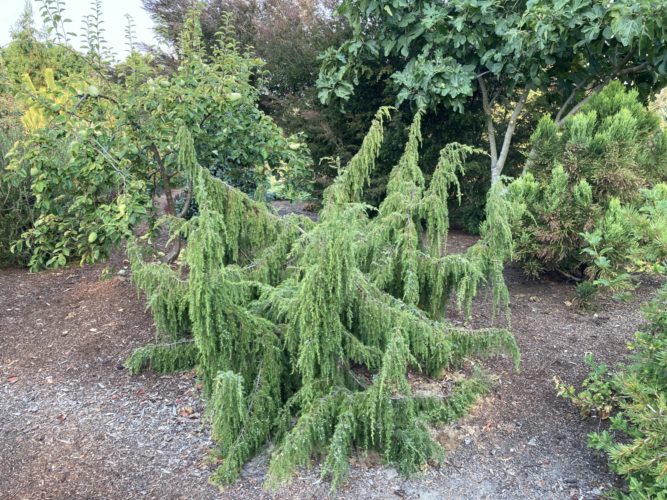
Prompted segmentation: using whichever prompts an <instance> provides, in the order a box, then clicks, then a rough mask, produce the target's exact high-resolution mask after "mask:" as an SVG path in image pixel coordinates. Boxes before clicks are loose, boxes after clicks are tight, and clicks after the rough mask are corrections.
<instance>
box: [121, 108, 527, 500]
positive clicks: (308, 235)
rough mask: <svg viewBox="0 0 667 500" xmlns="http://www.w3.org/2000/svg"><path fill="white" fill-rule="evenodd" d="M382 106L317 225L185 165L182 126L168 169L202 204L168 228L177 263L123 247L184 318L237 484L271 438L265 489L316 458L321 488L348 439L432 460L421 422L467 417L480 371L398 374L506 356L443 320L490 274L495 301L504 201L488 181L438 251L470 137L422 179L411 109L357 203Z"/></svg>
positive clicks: (394, 455)
mask: <svg viewBox="0 0 667 500" xmlns="http://www.w3.org/2000/svg"><path fill="white" fill-rule="evenodd" d="M389 118H390V109H388V108H382V109H380V110H379V111H378V113H377V114H376V116H375V119H374V120H373V123H372V124H371V127H370V130H369V133H368V135H367V136H366V139H365V140H364V142H363V145H362V147H361V149H360V150H359V152H358V153H357V154H356V155H355V156H354V157H353V158H352V160H351V161H350V162H349V164H348V165H347V167H346V168H345V169H344V170H342V171H341V172H340V173H339V176H338V177H337V179H336V181H335V182H334V183H333V184H332V185H331V186H330V187H329V188H327V190H326V192H325V193H324V207H323V209H322V211H321V214H320V220H319V222H318V223H313V222H312V221H309V220H304V219H302V218H296V217H288V218H284V219H281V218H278V217H277V216H276V215H274V214H273V213H272V212H271V211H270V210H269V209H268V208H267V207H266V206H265V205H263V204H261V203H259V202H257V201H254V200H252V199H250V198H249V197H248V196H246V195H245V194H243V193H241V192H240V191H238V190H236V189H234V188H231V187H230V186H228V185H227V184H225V183H224V182H223V181H221V180H220V179H218V178H215V177H213V176H212V175H211V174H210V173H209V171H208V170H207V169H205V168H201V167H200V166H199V164H198V162H197V158H196V154H195V149H194V147H193V142H192V137H191V135H190V133H189V131H188V130H187V129H186V128H181V130H180V131H179V134H178V138H177V140H178V143H179V153H178V162H179V167H180V169H181V170H182V171H183V172H184V173H185V175H187V177H188V178H189V180H190V181H191V182H192V186H193V194H194V199H195V202H196V204H197V206H198V207H199V213H198V215H196V216H195V217H193V218H192V219H190V220H188V221H186V222H184V223H182V224H179V225H178V231H179V232H180V235H181V236H182V237H184V238H185V239H186V240H187V247H186V249H185V251H184V254H183V259H182V260H183V262H182V264H181V267H180V268H177V269H172V268H168V267H166V266H164V265H162V264H153V263H150V262H143V261H142V260H141V259H132V268H133V274H134V279H135V282H136V283H137V285H138V286H139V287H140V288H142V289H143V290H145V291H146V293H147V295H148V297H149V303H150V305H151V307H152V309H153V311H154V313H155V314H156V317H158V316H159V318H160V319H159V320H156V322H157V323H158V325H162V326H161V329H163V330H164V331H166V332H175V331H180V330H181V329H182V328H185V327H187V328H189V332H190V334H191V335H192V338H193V340H194V345H195V346H196V347H197V349H198V365H197V368H198V371H199V375H200V377H201V379H202V381H203V384H204V389H205V393H206V394H207V396H208V398H209V402H208V411H209V413H210V415H211V420H212V424H213V434H214V437H215V438H216V440H217V441H218V446H219V451H220V454H221V456H222V459H223V460H222V465H221V466H220V468H219V469H218V471H217V472H216V474H215V476H214V480H215V481H217V482H231V481H233V480H235V479H236V477H237V476H238V473H239V470H240V468H241V467H242V466H243V464H244V463H245V462H246V461H247V460H248V459H249V458H251V457H252V455H253V454H255V453H257V452H258V451H259V450H260V449H261V448H262V447H263V446H264V445H265V444H266V443H267V442H268V441H269V440H271V441H273V442H274V443H275V444H276V448H275V451H274V452H273V453H272V455H271V460H270V467H269V472H270V475H269V482H270V484H279V483H280V482H282V481H285V480H288V479H289V478H290V477H291V474H292V472H293V471H294V469H295V467H297V466H301V465H308V464H309V463H310V460H311V458H312V457H313V456H314V455H321V456H322V457H323V462H322V464H323V465H322V474H323V476H328V477H330V478H331V480H332V488H336V487H338V486H339V485H340V484H341V482H342V481H343V480H344V478H345V475H346V472H347V469H348V459H349V455H350V453H352V451H353V450H354V449H355V448H364V449H375V450H378V451H380V452H381V453H383V454H384V456H385V457H386V459H387V460H388V461H390V462H393V463H396V464H397V466H398V467H399V468H400V469H401V470H402V471H404V472H414V471H417V470H419V469H420V468H421V467H422V466H423V465H424V464H425V463H427V462H429V461H434V460H438V459H439V457H440V456H441V455H442V450H441V449H440V448H439V446H438V445H437V444H436V443H435V442H434V441H432V440H431V438H430V435H429V425H431V424H433V423H434V422H443V421H449V420H452V419H454V418H457V417H458V416H460V415H462V414H463V413H465V411H467V409H468V408H469V407H470V406H471V405H472V404H473V403H474V401H475V400H476V398H477V396H478V395H479V394H481V393H483V392H484V391H485V390H486V388H487V387H488V383H486V382H484V383H482V381H481V380H482V379H481V378H480V377H475V378H473V379H471V380H470V381H464V382H462V383H461V384H460V385H458V386H457V387H456V389H455V390H454V391H453V392H452V394H450V395H448V396H447V397H424V396H423V395H415V394H414V392H413V389H412V387H411V384H410V382H409V379H408V374H409V373H415V374H416V373H419V372H421V373H423V374H426V375H428V376H431V377H437V376H440V375H441V374H442V372H443V370H446V369H450V368H455V367H460V366H461V364H462V362H463V360H465V359H466V358H468V357H469V356H477V355H483V354H485V353H507V354H509V355H510V356H511V358H512V360H513V362H514V363H515V365H516V366H517V368H518V363H519V352H518V348H517V345H516V342H515V339H514V337H513V336H512V335H511V334H510V333H509V332H508V331H507V330H503V329H487V330H479V331H470V330H467V329H463V328H457V327H455V326H453V324H451V323H450V322H448V321H447V319H446V318H445V311H446V306H447V304H448V303H449V301H450V299H451V298H453V297H456V301H457V303H458V305H459V307H460V308H461V309H462V310H464V311H465V312H466V313H467V314H468V315H470V313H471V304H472V299H473V298H474V297H475V295H476V294H477V293H478V291H479V289H480V286H481V285H482V284H483V283H485V282H486V283H489V284H490V286H491V288H492V290H493V292H492V297H493V302H494V306H495V307H496V308H497V309H499V310H500V309H503V308H505V309H507V302H508V301H507V289H506V287H505V283H504V281H503V279H502V274H501V273H502V266H503V263H504V262H505V261H506V260H507V259H509V257H510V256H511V252H512V238H511V234H510V232H509V227H510V222H511V220H510V219H511V218H512V217H513V216H514V214H515V207H514V206H513V205H510V204H509V202H507V201H506V200H505V198H504V196H503V193H502V186H501V185H500V184H499V185H498V186H497V187H494V188H493V189H492V190H491V193H490V195H489V202H488V204H487V206H488V207H489V210H491V211H493V213H489V214H488V219H487V223H486V224H485V225H484V227H483V228H482V237H481V239H480V241H479V242H478V243H477V244H475V245H474V246H473V247H471V248H470V249H469V250H467V251H466V252H464V253H462V254H451V253H447V252H446V247H445V245H444V243H441V242H444V241H445V237H446V234H447V230H448V213H447V199H446V194H447V193H448V192H449V189H450V187H452V186H454V187H455V186H457V184H458V181H457V175H458V174H459V173H460V172H461V171H462V168H461V166H462V165H463V162H464V161H465V157H466V155H468V154H470V153H472V152H473V150H472V149H471V148H469V147H467V146H463V145H459V144H452V145H449V146H448V147H447V148H445V149H444V150H443V152H442V154H441V156H440V160H439V162H438V165H437V167H436V169H435V172H434V175H433V176H432V178H431V180H430V182H427V181H426V179H425V178H424V176H423V174H422V172H421V169H420V168H419V146H420V143H421V131H420V124H421V113H418V114H417V115H416V117H415V120H414V123H413V124H412V126H411V128H410V131H409V139H408V141H407V144H406V146H405V150H404V153H403V156H402V157H401V159H400V161H399V162H398V164H397V165H396V167H395V168H394V170H393V172H392V174H391V179H390V181H389V185H388V187H387V198H386V200H385V201H384V202H383V203H382V204H381V205H380V207H378V208H377V209H374V208H373V207H370V206H367V205H364V204H363V203H361V199H362V194H363V189H364V185H365V184H366V183H367V182H368V179H369V176H370V174H371V172H372V171H373V168H374V166H375V162H376V160H377V157H378V154H379V151H380V147H381V145H382V140H383V131H384V123H385V122H386V120H388V119H389Z"/></svg>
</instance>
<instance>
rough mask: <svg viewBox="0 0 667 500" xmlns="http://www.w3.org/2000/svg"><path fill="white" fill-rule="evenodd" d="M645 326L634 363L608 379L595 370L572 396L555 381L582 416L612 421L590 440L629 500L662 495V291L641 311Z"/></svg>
mask: <svg viewBox="0 0 667 500" xmlns="http://www.w3.org/2000/svg"><path fill="white" fill-rule="evenodd" d="M644 315H645V316H646V320H647V321H648V324H647V325H646V327H645V328H643V330H642V331H641V332H638V333H637V334H636V335H635V340H634V342H633V343H632V344H631V345H630V347H631V348H632V349H633V351H634V352H635V354H634V355H633V362H632V363H631V364H630V365H629V366H627V367H623V368H618V369H617V371H616V372H615V373H613V374H610V373H609V370H608V368H607V367H606V366H604V365H595V364H593V366H594V370H593V372H592V373H591V375H589V377H588V378H587V379H586V380H585V381H584V386H586V389H585V390H584V391H582V392H579V393H577V392H576V390H575V388H574V387H572V386H569V387H567V386H565V385H564V384H563V383H562V382H560V381H558V384H557V386H558V387H559V389H560V394H561V395H562V396H565V397H567V398H569V399H571V400H572V401H573V402H574V403H575V404H577V405H578V406H579V407H580V408H581V409H582V411H583V412H584V414H586V415H591V414H593V413H594V414H596V415H597V416H600V417H602V418H608V417H609V416H610V413H612V412H613V415H612V416H611V419H610V420H611V429H610V430H604V431H602V432H596V433H593V434H591V435H590V436H589V445H590V446H591V447H593V448H595V449H598V450H602V451H604V452H605V453H606V454H607V455H608V457H609V463H610V465H611V468H612V469H613V470H614V471H615V472H616V473H618V474H620V475H622V476H625V477H626V478H627V479H628V489H629V498H655V499H658V500H659V499H664V498H667V497H666V496H665V492H667V455H666V454H665V450H667V287H665V286H663V288H662V289H661V290H660V291H658V294H657V296H656V297H655V298H654V299H653V300H651V301H650V302H649V303H648V304H646V305H645V306H644Z"/></svg>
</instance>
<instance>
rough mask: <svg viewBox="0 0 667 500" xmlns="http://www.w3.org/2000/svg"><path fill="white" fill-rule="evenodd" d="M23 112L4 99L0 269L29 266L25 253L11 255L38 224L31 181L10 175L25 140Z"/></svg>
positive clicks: (0, 113) (0, 115) (0, 100)
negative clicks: (19, 144)
mask: <svg viewBox="0 0 667 500" xmlns="http://www.w3.org/2000/svg"><path fill="white" fill-rule="evenodd" d="M21 114H22V111H21V109H20V108H19V106H18V105H17V103H16V102H15V101H14V99H12V98H11V97H9V96H7V95H0V265H6V264H11V263H15V264H25V263H26V262H27V258H28V255H27V254H26V253H25V252H16V253H12V252H11V250H10V249H11V245H12V243H13V242H14V241H16V240H17V239H18V238H19V237H20V236H21V234H22V233H23V231H25V230H26V229H28V228H29V227H30V226H31V224H32V222H33V220H34V217H35V215H34V210H33V203H34V199H33V197H32V193H31V191H30V177H29V176H24V177H23V176H18V175H14V173H12V172H10V171H7V170H6V167H7V164H8V161H9V160H8V158H7V155H8V154H9V152H10V151H11V149H12V147H13V146H14V144H15V143H16V141H19V140H20V139H22V138H23V135H24V132H23V127H22V125H21V121H20V118H21Z"/></svg>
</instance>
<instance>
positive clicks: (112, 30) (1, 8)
mask: <svg viewBox="0 0 667 500" xmlns="http://www.w3.org/2000/svg"><path fill="white" fill-rule="evenodd" d="M25 1H26V0H0V46H3V45H6V44H7V43H8V42H9V41H10V40H11V36H10V32H11V29H12V27H13V26H14V25H15V24H16V21H17V20H18V18H19V16H20V15H21V13H22V12H23V8H24V6H25ZM30 1H31V3H32V10H33V15H34V18H35V24H36V26H37V27H38V28H41V26H42V18H41V16H40V14H39V7H40V4H39V2H37V0H30ZM62 1H63V2H64V4H65V17H67V18H70V19H71V20H72V22H71V23H68V24H67V25H66V26H67V31H71V32H74V33H81V32H82V25H81V20H82V19H83V17H84V16H86V15H88V14H89V13H90V10H91V9H90V3H91V2H90V0H62ZM102 14H103V15H102V19H103V20H104V24H103V25H102V27H103V28H105V29H106V31H105V32H104V35H105V38H106V39H107V42H108V43H109V45H110V46H111V48H112V49H113V51H114V52H115V53H116V54H117V57H119V58H121V59H122V58H124V57H125V56H126V55H127V52H128V50H127V46H126V44H125V26H127V20H126V19H125V14H130V15H131V16H132V18H133V19H134V24H135V32H136V38H137V40H138V41H139V42H144V43H149V44H152V43H155V38H154V36H153V32H152V26H153V22H152V21H151V19H150V16H149V15H148V13H147V12H146V11H145V10H144V9H143V8H142V6H141V0H102ZM72 44H73V45H74V46H76V47H78V42H77V41H76V39H73V40H72Z"/></svg>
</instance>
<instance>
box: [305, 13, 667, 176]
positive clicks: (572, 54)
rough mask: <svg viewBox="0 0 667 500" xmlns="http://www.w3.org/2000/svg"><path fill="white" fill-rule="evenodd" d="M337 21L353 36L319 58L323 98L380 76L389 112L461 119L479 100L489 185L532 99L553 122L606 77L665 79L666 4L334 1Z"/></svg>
mask: <svg viewBox="0 0 667 500" xmlns="http://www.w3.org/2000/svg"><path fill="white" fill-rule="evenodd" d="M339 12H340V13H341V14H342V15H344V16H345V18H346V19H347V21H348V22H349V24H350V26H351V28H352V30H351V31H352V34H351V36H350V37H349V39H348V40H346V41H345V42H343V43H342V44H341V45H340V47H338V48H337V49H335V50H334V49H331V50H329V51H328V52H327V54H326V56H325V58H324V61H323V65H322V68H321V71H320V77H319V81H318V84H319V87H320V95H321V97H322V99H323V100H330V99H332V98H341V99H347V98H349V96H350V95H351V94H353V92H354V90H355V87H356V86H357V85H358V83H359V81H360V80H362V79H363V78H364V77H365V76H367V75H369V74H370V75H373V76H377V75H382V74H389V75H390V76H391V80H392V81H393V84H394V89H395V92H394V95H396V97H397V100H398V102H399V103H400V102H403V101H407V102H413V103H414V104H415V105H416V106H417V107H419V108H423V107H438V106H444V107H447V108H450V109H454V110H458V111H463V110H464V109H466V108H468V107H469V106H470V104H471V102H473V101H474V100H478V101H480V100H481V101H482V104H483V108H484V117H485V118H484V119H485V123H486V128H487V139H488V143H489V146H488V151H489V155H490V158H491V162H490V163H491V165H490V166H491V168H490V171H491V172H490V173H491V177H492V180H493V181H496V180H498V179H499V177H500V175H501V174H502V172H503V169H504V166H505V164H506V163H507V158H508V155H509V150H510V146H511V143H512V140H513V136H514V133H515V130H516V126H517V120H518V119H519V117H520V116H521V114H522V111H523V110H524V109H525V105H526V102H527V101H528V99H529V96H530V93H531V92H533V91H539V92H544V93H545V94H547V95H548V96H549V98H550V99H551V100H552V101H554V102H555V103H556V107H557V108H558V107H559V109H557V111H555V113H556V121H558V122H560V121H561V120H562V119H564V118H565V117H567V116H568V115H573V114H575V113H576V112H577V111H578V110H579V109H580V108H581V106H582V105H583V104H584V103H585V102H586V101H587V100H588V99H589V98H590V96H591V95H595V94H596V93H597V92H599V91H600V90H601V89H602V88H604V87H605V85H607V84H608V83H609V82H610V81H611V80H613V79H614V78H618V77H620V78H623V79H624V80H626V81H634V82H637V83H639V84H640V87H641V88H642V89H643V90H645V91H646V90H649V89H651V88H652V87H653V88H655V87H657V88H659V86H660V85H661V84H662V83H664V78H665V75H667V63H666V61H667V59H666V58H667V52H666V50H667V49H665V46H664V44H663V43H661V41H662V40H664V39H665V32H666V30H667V14H666V12H667V3H666V2H665V0H642V1H637V0H618V1H614V2H606V3H605V2H599V1H595V0H582V1H576V2H568V1H560V2H554V1H552V0H531V1H528V2H516V1H513V0H477V1H469V0H451V1H448V2H440V1H420V2H407V1H403V0H386V1H377V0H361V1H352V0H344V1H343V2H342V5H341V8H340V9H339ZM502 111H505V113H503V112H502ZM499 118H500V119H499ZM499 126H500V127H504V129H505V131H504V133H503V137H502V139H501V138H500V137H498V139H497V138H496V134H497V133H498V128H499ZM498 135H500V134H498Z"/></svg>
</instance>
